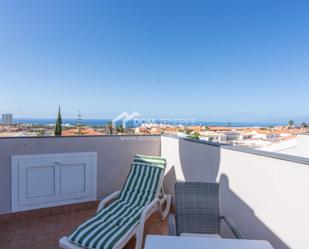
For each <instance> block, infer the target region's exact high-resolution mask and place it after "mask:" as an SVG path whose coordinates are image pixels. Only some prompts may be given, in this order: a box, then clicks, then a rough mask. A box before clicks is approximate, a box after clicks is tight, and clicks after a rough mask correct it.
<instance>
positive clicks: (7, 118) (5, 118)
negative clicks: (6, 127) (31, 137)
mask: <svg viewBox="0 0 309 249" xmlns="http://www.w3.org/2000/svg"><path fill="white" fill-rule="evenodd" d="M2 123H3V124H12V123H13V114H11V113H6V114H2Z"/></svg>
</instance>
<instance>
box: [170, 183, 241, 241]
mask: <svg viewBox="0 0 309 249" xmlns="http://www.w3.org/2000/svg"><path fill="white" fill-rule="evenodd" d="M175 199H176V217H175V215H173V214H170V215H169V217H168V222H169V235H174V236H176V235H177V236H199V237H210V238H221V236H220V235H219V234H220V227H221V221H225V223H226V224H227V225H228V227H229V228H230V229H231V231H232V233H233V234H234V236H235V237H236V238H238V239H242V238H243V235H242V234H241V232H240V231H239V230H238V228H237V226H236V225H235V223H234V222H233V221H232V220H231V219H229V218H227V217H226V216H222V215H220V197H219V184H218V183H206V182H177V183H176V184H175Z"/></svg>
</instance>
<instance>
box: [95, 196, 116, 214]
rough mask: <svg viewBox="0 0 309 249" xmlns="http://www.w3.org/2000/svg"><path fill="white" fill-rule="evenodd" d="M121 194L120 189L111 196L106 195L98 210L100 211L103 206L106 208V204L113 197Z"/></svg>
mask: <svg viewBox="0 0 309 249" xmlns="http://www.w3.org/2000/svg"><path fill="white" fill-rule="evenodd" d="M119 194H120V191H116V192H114V193H112V194H110V195H109V196H106V197H105V198H104V199H103V200H101V201H100V204H99V206H98V209H97V212H99V211H100V210H101V209H102V208H104V206H105V204H106V203H107V202H109V201H111V200H113V199H115V198H116V197H117V196H118V195H119Z"/></svg>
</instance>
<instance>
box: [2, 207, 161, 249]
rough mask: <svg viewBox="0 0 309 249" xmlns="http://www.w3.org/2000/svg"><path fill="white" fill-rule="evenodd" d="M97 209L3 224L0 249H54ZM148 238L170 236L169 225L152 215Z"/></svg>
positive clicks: (157, 216) (146, 230)
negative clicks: (59, 241) (149, 236)
mask: <svg viewBox="0 0 309 249" xmlns="http://www.w3.org/2000/svg"><path fill="white" fill-rule="evenodd" d="M95 211H96V210H95V209H89V210H83V211H76V212H71V213H66V214H59V215H53V216H47V217H42V218H37V219H34V220H24V221H17V222H10V223H2V224H0V248H1V249H2V248H6V249H21V248H23V249H39V248H42V249H55V248H59V246H58V240H59V238H61V237H62V236H63V235H67V234H69V233H70V232H71V231H72V230H73V229H74V228H75V227H76V226H77V225H79V224H80V223H82V222H83V221H85V220H86V219H88V218H89V217H90V216H92V215H93V214H94V213H95ZM145 234H167V222H166V221H163V222H161V220H160V216H159V215H158V214H157V213H155V214H153V215H152V216H151V217H150V218H149V220H148V221H147V223H146V226H145ZM134 246H135V239H131V241H129V243H128V244H127V245H126V246H125V249H131V248H132V249H134Z"/></svg>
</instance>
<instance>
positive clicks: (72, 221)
mask: <svg viewBox="0 0 309 249" xmlns="http://www.w3.org/2000/svg"><path fill="white" fill-rule="evenodd" d="M302 138H303V140H300V141H301V143H302V144H303V145H304V148H307V145H308V142H309V141H308V138H309V136H307V135H304V136H303V137H302ZM0 147H1V150H0V162H1V164H0V170H1V174H0V248H29V249H30V248H42V246H41V245H42V242H44V246H45V247H44V248H57V246H58V240H59V238H60V237H61V236H63V235H68V234H69V233H70V232H71V231H72V230H73V228H74V227H76V226H77V225H78V224H80V223H81V222H82V221H83V220H85V219H87V218H88V217H90V216H92V215H93V214H94V213H95V210H96V207H97V200H99V199H102V198H103V197H105V196H107V195H108V194H111V193H113V192H114V191H116V190H119V189H121V187H122V186H123V183H124V181H125V178H126V176H127V175H128V172H129V169H130V163H131V161H132V158H133V156H134V155H135V154H144V155H154V156H162V157H164V158H166V159H167V169H166V174H165V177H164V182H163V185H164V189H165V192H166V193H170V194H172V196H173V195H174V183H175V182H176V181H207V182H218V183H220V196H221V200H222V205H221V209H222V213H223V214H226V215H228V216H229V217H231V218H232V219H233V220H234V221H235V222H236V223H237V225H238V226H239V229H240V230H241V231H242V232H243V234H244V236H245V238H247V239H260V240H267V241H269V242H270V243H271V244H272V245H273V247H274V248H280V249H281V248H282V249H290V248H297V249H307V248H309V242H308V240H307V239H306V238H307V237H306V236H307V231H308V230H309V223H308V222H303V221H305V220H306V219H308V216H307V211H308V209H309V199H308V198H305V197H306V196H307V195H308V189H309V182H308V178H309V167H308V165H309V158H308V156H307V154H305V153H306V151H301V150H299V151H298V153H299V154H297V153H296V154H292V153H294V152H295V150H296V149H297V148H291V149H290V150H289V153H290V154H289V155H288V153H286V154H282V153H274V152H270V151H259V150H253V149H249V148H241V147H234V146H228V145H224V144H219V143H211V142H206V141H201V140H194V139H186V138H176V137H169V136H73V137H72V136H66V137H20V138H13V137H11V138H0ZM89 153H90V154H91V153H92V155H96V160H95V161H93V163H95V165H96V170H95V171H94V172H93V175H94V177H95V180H94V181H93V182H91V184H93V185H92V186H94V189H93V190H94V192H93V195H92V197H91V198H92V199H93V200H96V201H91V202H89V201H90V200H89V199H87V198H85V197H84V196H82V195H79V194H77V195H76V194H74V196H73V197H72V199H69V200H66V202H67V203H64V202H62V201H59V200H57V198H55V196H53V195H54V192H53V189H54V188H51V190H52V192H51V194H50V195H46V193H48V191H49V190H50V189H49V188H47V187H49V186H50V185H49V184H47V183H48V182H49V183H50V184H52V183H53V182H54V181H50V177H53V176H54V174H47V173H46V172H45V171H44V172H45V173H46V174H45V173H44V172H43V173H44V174H43V173H42V172H41V173H40V172H39V174H37V173H38V172H37V171H35V172H34V173H35V174H34V176H38V177H37V178H33V179H32V180H33V189H28V190H27V191H29V192H28V194H30V195H32V196H33V197H34V199H35V198H36V196H37V195H39V194H40V193H41V192H40V190H41V189H43V190H44V191H46V192H44V193H43V194H45V195H44V196H43V195H42V196H41V197H42V198H43V199H44V202H42V200H41V199H38V200H37V201H36V202H31V203H30V202H27V201H31V200H27V198H26V202H25V203H23V204H22V205H21V204H20V205H21V206H18V205H19V204H18V203H17V204H16V203H15V202H14V200H15V198H16V193H14V189H16V186H15V185H16V181H18V179H19V178H18V177H17V176H20V174H21V173H22V172H21V173H20V174H17V173H16V167H17V166H16V165H20V164H19V163H22V161H18V160H19V159H20V158H23V157H26V158H27V160H26V161H27V164H25V165H28V166H29V167H30V168H31V167H32V168H33V167H37V166H35V165H38V167H41V166H42V167H45V166H46V165H47V166H49V168H54V167H58V166H57V165H59V163H60V165H61V160H58V159H57V157H59V156H60V155H69V156H70V157H72V156H73V155H79V157H82V155H88V154H89ZM301 153H303V154H301ZM296 155H298V156H296ZM299 155H300V156H299ZM28 157H29V158H30V159H29V158H28ZM42 158H43V159H44V160H45V161H44V160H43V161H42ZM46 158H51V161H48V162H47V163H46V160H47V159H46ZM38 159H40V160H38ZM16 160H17V161H16ZM37 160H38V161H37ZM74 160H75V159H74ZM76 160H77V161H75V163H73V165H81V164H82V163H80V161H78V160H80V159H76ZM16 162H17V164H16ZM29 162H30V163H29ZM42 162H43V163H42ZM14 165H15V166H14ZM44 165H45V166H44ZM63 165H64V166H65V164H63ZM69 165H70V164H69ZM28 166H27V167H28ZM17 168H18V167H17ZM69 168H70V167H69ZM73 168H74V167H73ZM74 169H75V170H76V169H78V167H76V168H74ZM47 172H49V171H47ZM70 172H72V171H68V173H69V174H68V175H66V176H67V177H68V176H70V177H71V176H73V175H74V174H71V173H70ZM81 172H83V171H81ZM62 173H63V174H65V173H66V171H64V172H62ZM62 173H61V174H62ZM43 177H45V178H43ZM70 177H69V178H66V179H67V180H68V182H67V183H68V184H69V185H68V186H67V187H64V189H63V191H64V192H65V191H71V190H72V189H71V188H75V187H78V185H76V184H75V183H76V180H74V179H73V180H72V181H70V179H71V178H70ZM42 179H44V181H42ZM19 184H22V182H21V183H19ZM70 184H71V185H70ZM17 189H18V188H17ZM18 191H19V190H18ZM20 194H23V193H20ZM56 197H57V196H56ZM46 203H47V204H46ZM16 205H17V206H16ZM26 210H28V211H26ZM166 233H167V224H166V222H163V223H161V221H160V220H159V217H158V215H157V214H156V215H154V216H152V217H151V219H150V220H149V221H148V222H147V225H146V234H166ZM222 235H223V237H227V238H229V237H231V234H230V233H229V231H228V230H227V229H226V228H225V227H224V226H223V227H222ZM126 248H134V240H131V241H130V242H129V244H128V245H127V247H126Z"/></svg>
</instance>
